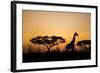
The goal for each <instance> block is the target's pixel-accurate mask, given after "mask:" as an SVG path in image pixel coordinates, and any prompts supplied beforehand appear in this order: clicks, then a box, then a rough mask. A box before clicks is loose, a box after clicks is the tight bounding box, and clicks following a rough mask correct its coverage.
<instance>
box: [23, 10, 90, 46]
mask: <svg viewBox="0 0 100 73" xmlns="http://www.w3.org/2000/svg"><path fill="white" fill-rule="evenodd" d="M22 15H23V16H22V20H23V22H22V23H23V45H25V44H28V43H29V40H30V39H31V38H32V37H35V36H45V35H48V36H52V35H55V36H61V37H63V38H65V39H66V41H67V43H69V42H70V41H71V40H72V37H73V34H74V32H77V33H78V34H79V37H78V38H77V40H76V41H79V40H88V39H90V27H91V26H90V24H91V23H90V22H91V21H90V20H91V19H90V18H91V15H90V14H89V13H74V12H73V13H72V12H50V11H35V10H33V11H32V10H23V13H22Z"/></svg>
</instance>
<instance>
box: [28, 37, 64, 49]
mask: <svg viewBox="0 0 100 73" xmlns="http://www.w3.org/2000/svg"><path fill="white" fill-rule="evenodd" d="M30 41H31V42H32V43H33V44H38V45H41V44H42V45H44V46H45V47H46V48H47V49H48V51H50V48H51V47H53V46H55V45H58V44H60V43H64V42H65V39H63V38H62V37H57V36H51V37H49V36H44V37H42V36H37V37H35V38H32V39H31V40H30Z"/></svg>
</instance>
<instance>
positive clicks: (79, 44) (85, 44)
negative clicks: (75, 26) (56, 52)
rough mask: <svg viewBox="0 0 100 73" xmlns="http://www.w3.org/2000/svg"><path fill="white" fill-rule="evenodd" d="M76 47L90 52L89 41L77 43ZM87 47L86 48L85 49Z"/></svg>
mask: <svg viewBox="0 0 100 73" xmlns="http://www.w3.org/2000/svg"><path fill="white" fill-rule="evenodd" d="M77 45H78V46H80V47H81V48H82V49H83V50H86V51H90V50H91V40H82V41H78V43H77ZM87 45H88V47H87Z"/></svg>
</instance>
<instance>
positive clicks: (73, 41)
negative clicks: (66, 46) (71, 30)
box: [71, 35, 75, 44]
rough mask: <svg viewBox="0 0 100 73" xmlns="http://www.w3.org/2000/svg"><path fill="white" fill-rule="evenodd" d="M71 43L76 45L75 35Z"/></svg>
mask: <svg viewBox="0 0 100 73" xmlns="http://www.w3.org/2000/svg"><path fill="white" fill-rule="evenodd" d="M71 43H73V44H74V43H75V35H74V36H73V39H72V41H71Z"/></svg>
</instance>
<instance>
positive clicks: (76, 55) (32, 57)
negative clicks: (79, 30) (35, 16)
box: [23, 48, 91, 63]
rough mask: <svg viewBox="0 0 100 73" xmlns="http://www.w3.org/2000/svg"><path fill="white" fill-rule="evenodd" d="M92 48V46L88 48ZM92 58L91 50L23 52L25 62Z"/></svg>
mask: <svg viewBox="0 0 100 73" xmlns="http://www.w3.org/2000/svg"><path fill="white" fill-rule="evenodd" d="M88 49H90V48H88ZM84 59H91V52H90V50H89V51H65V52H44V53H32V52H30V53H23V62H25V63H26V62H45V61H64V60H66V61H67V60H84Z"/></svg>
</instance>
